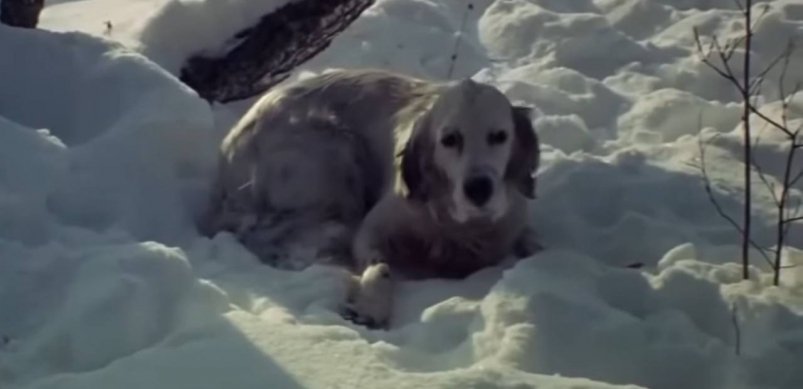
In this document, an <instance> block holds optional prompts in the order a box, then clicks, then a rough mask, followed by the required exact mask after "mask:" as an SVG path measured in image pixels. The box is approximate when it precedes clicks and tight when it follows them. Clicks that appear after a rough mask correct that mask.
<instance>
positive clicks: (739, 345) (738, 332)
mask: <svg viewBox="0 0 803 389" xmlns="http://www.w3.org/2000/svg"><path fill="white" fill-rule="evenodd" d="M731 322H732V323H733V333H734V336H735V337H736V344H735V345H734V348H735V349H734V351H735V352H736V355H739V354H741V353H742V331H741V329H740V328H739V311H738V310H737V306H736V302H734V303H733V306H732V308H731Z"/></svg>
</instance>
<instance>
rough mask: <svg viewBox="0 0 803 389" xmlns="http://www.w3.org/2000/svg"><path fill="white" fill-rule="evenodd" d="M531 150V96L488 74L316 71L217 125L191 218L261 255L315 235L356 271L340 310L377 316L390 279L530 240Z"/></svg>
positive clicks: (385, 309)
mask: <svg viewBox="0 0 803 389" xmlns="http://www.w3.org/2000/svg"><path fill="white" fill-rule="evenodd" d="M539 159H540V153H539V142H538V137H537V135H536V132H535V131H534V129H533V127H532V124H531V118H530V109H529V108H525V107H519V106H514V105H513V104H512V103H511V102H510V101H509V100H508V99H507V97H506V96H505V95H504V94H503V93H502V92H500V91H499V90H498V89H496V88H494V87H492V86H490V85H487V84H482V83H478V82H475V81H473V80H471V79H463V80H459V81H452V82H436V81H429V80H424V79H419V78H414V77H410V76H407V75H402V74H398V73H393V72H389V71H382V70H373V69H362V70H344V69H340V70H334V71H329V72H325V73H323V74H319V75H316V76H313V77H310V78H306V79H303V80H301V81H297V82H294V83H290V84H287V85H284V86H281V87H279V88H277V89H274V90H272V91H269V92H268V93H266V94H265V95H263V96H262V97H261V98H260V99H259V100H258V101H257V102H256V103H255V104H254V105H253V106H252V107H251V108H250V110H249V111H248V112H247V113H246V114H245V115H244V116H243V117H242V118H241V120H240V121H239V122H238V123H237V124H236V125H235V126H234V127H233V128H232V129H231V131H230V132H229V133H228V134H227V135H226V137H225V138H224V140H223V142H222V145H221V149H220V159H219V165H218V172H217V177H216V179H215V182H214V183H213V186H212V190H211V198H210V203H209V208H208V210H207V213H206V215H205V217H204V218H203V220H202V222H201V230H202V231H203V232H204V233H205V234H207V235H211V234H214V233H215V232H217V231H221V230H226V231H230V232H232V233H234V234H235V235H236V236H237V237H238V239H239V240H240V241H241V242H243V244H244V245H245V246H246V247H247V248H249V249H250V250H251V251H253V252H254V253H255V254H256V255H257V256H258V257H259V258H260V259H261V260H262V261H264V262H267V263H273V264H277V263H281V262H282V261H281V260H280V258H281V256H282V254H281V253H282V252H286V251H287V250H290V246H293V245H295V246H293V247H315V248H316V249H317V253H316V255H315V257H316V258H318V259H316V260H322V258H326V260H327V261H329V262H331V263H336V264H337V265H339V266H345V267H347V268H348V269H349V270H350V271H352V272H353V274H355V276H354V278H353V280H354V288H353V290H354V291H353V293H352V294H351V297H350V299H349V301H350V302H351V304H352V305H351V307H350V309H349V316H350V318H352V319H353V320H355V321H358V322H362V323H366V324H369V325H373V326H386V325H387V323H388V320H389V315H390V307H391V306H392V294H393V292H392V284H393V279H395V278H397V277H401V278H404V279H423V278H452V279H459V278H464V277H466V276H468V275H470V274H472V273H473V272H475V271H477V270H479V269H482V268H485V267H488V266H493V265H497V264H499V263H501V262H502V261H503V260H504V259H506V258H507V257H510V255H511V254H514V255H515V257H518V258H521V257H526V256H529V255H530V254H532V253H533V252H534V251H535V250H537V249H538V244H537V242H536V239H535V238H534V234H533V231H532V228H531V227H530V226H529V224H528V223H527V215H528V212H527V209H528V206H529V204H530V200H531V199H534V198H535V186H536V178H535V173H536V171H537V169H538V166H539ZM307 265H309V264H305V263H302V264H300V265H299V264H297V266H298V267H303V266H307ZM285 266H286V265H285ZM391 274H392V277H391Z"/></svg>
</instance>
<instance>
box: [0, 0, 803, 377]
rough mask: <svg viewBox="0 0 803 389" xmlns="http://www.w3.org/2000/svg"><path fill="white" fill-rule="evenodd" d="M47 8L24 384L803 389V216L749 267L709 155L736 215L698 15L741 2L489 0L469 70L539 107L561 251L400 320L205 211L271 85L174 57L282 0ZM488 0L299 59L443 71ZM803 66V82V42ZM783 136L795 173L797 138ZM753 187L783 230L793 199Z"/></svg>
mask: <svg viewBox="0 0 803 389" xmlns="http://www.w3.org/2000/svg"><path fill="white" fill-rule="evenodd" d="M47 3H48V6H47V8H46V9H45V10H44V12H43V14H42V19H41V25H40V27H41V29H42V30H40V31H22V30H18V29H11V28H8V27H5V26H0V53H2V54H1V55H0V336H1V340H2V341H0V387H2V388H9V387H29V388H221V387H231V388H424V387H425V388H517V389H519V388H613V387H632V388H635V387H645V388H656V389H674V388H700V389H720V388H721V389H740V388H762V389H763V388H767V389H769V388H785V389H786V388H788V389H793V388H801V387H803V369H801V366H803V226H801V224H800V223H798V224H797V225H796V226H794V227H793V229H792V231H791V233H790V236H789V244H790V247H788V248H787V249H786V251H785V264H786V265H789V266H791V267H790V268H787V269H784V270H783V276H782V286H781V287H772V286H771V282H770V280H771V273H770V272H769V270H768V267H767V266H766V264H765V263H764V261H763V259H761V257H760V256H758V255H754V256H753V265H754V266H753V267H752V269H751V272H752V273H751V274H752V278H751V280H749V281H743V280H741V276H740V267H739V265H738V260H739V250H738V240H737V235H736V234H735V232H734V231H733V229H732V228H731V227H730V226H729V225H728V224H727V222H725V221H724V220H722V219H721V218H720V217H719V216H718V215H717V214H716V212H715V211H714V209H713V207H712V206H711V204H710V202H709V200H708V198H707V196H706V194H705V192H704V190H703V186H702V181H701V177H700V173H699V170H698V169H697V168H696V167H695V165H696V164H698V163H699V152H698V139H699V137H700V136H702V137H703V138H704V139H706V141H707V142H708V144H709V146H708V153H707V159H708V161H707V163H708V168H709V169H710V172H709V173H710V175H711V178H712V180H713V182H714V189H715V193H716V195H717V197H718V198H719V199H720V202H722V204H723V206H724V208H725V210H726V211H727V212H729V213H730V214H732V215H734V217H738V215H739V209H740V206H741V205H740V204H741V202H740V201H741V195H740V193H741V192H740V188H741V184H740V180H741V177H740V174H741V167H742V160H741V157H740V147H741V144H740V132H739V127H738V122H739V114H740V111H739V106H738V100H737V96H736V93H735V91H734V90H733V89H732V88H731V87H730V85H728V84H727V83H726V82H724V81H722V80H720V79H719V78H717V77H716V76H715V75H714V74H713V73H712V72H711V71H710V70H708V69H707V68H706V67H705V66H704V65H702V64H701V63H700V62H699V60H698V58H697V56H696V55H695V51H694V43H693V39H692V33H691V31H692V28H693V27H694V26H699V27H700V29H701V32H702V33H703V34H704V35H710V34H718V35H720V36H723V37H727V36H731V37H732V36H736V35H737V34H739V32H740V31H741V28H742V25H741V22H740V20H739V14H738V10H737V9H736V6H735V4H734V2H733V1H731V0H572V1H568V0H496V1H491V0H477V1H473V2H472V3H473V5H474V9H473V10H471V11H469V13H468V22H467V24H466V26H467V27H466V31H465V32H464V34H463V38H462V43H461V46H460V49H459V60H458V63H457V66H456V68H455V71H454V74H453V78H461V77H469V76H473V77H475V78H476V79H478V80H482V81H485V82H489V83H492V84H494V85H496V86H498V87H499V88H501V89H502V90H503V91H504V92H505V93H506V94H507V95H508V96H509V97H510V98H511V99H514V100H516V101H518V102H521V103H525V104H528V105H532V106H534V107H535V108H536V112H537V117H536V118H535V119H534V124H535V126H536V128H537V131H538V132H539V135H540V137H541V140H542V143H543V148H544V149H543V156H542V157H543V163H542V168H541V170H540V172H539V177H538V183H539V187H538V199H537V201H536V202H535V207H534V211H533V215H532V218H533V222H534V224H535V226H536V227H537V229H538V232H539V234H540V236H541V241H542V244H543V245H544V246H545V250H544V251H543V252H541V253H539V254H538V255H536V256H534V257H532V258H529V259H526V260H523V261H521V262H519V263H518V264H516V265H515V266H513V267H512V268H507V269H502V268H493V269H487V270H485V271H481V272H479V273H477V274H475V275H474V276H472V277H470V278H468V279H467V280H464V281H443V280H430V281H422V282H408V283H405V284H403V285H402V287H401V291H400V292H399V294H400V296H399V297H398V298H397V301H398V303H399V305H398V306H397V307H396V310H395V320H394V322H393V328H392V329H391V330H390V331H387V332H385V331H371V330H367V329H365V328H362V327H359V326H355V325H352V324H351V323H349V322H346V321H344V320H343V319H341V318H340V317H339V316H338V315H337V313H336V312H335V311H334V307H335V306H336V304H337V303H338V301H340V299H342V298H343V295H344V293H345V289H344V284H343V280H344V275H343V273H342V272H339V271H337V270H334V269H330V268H324V267H312V268H309V269H307V270H305V271H301V272H287V271H280V270H276V269H272V268H269V267H267V266H264V265H260V264H258V263H257V261H256V259H255V258H254V257H253V256H252V255H251V254H249V253H248V252H247V251H246V250H245V249H243V248H242V247H241V246H240V245H239V244H237V243H236V241H235V240H234V239H233V238H232V237H231V236H228V235H226V234H220V235H218V236H217V237H215V238H214V239H211V240H210V239H207V238H203V237H200V236H199V235H198V234H197V232H196V231H195V229H194V227H193V217H194V216H195V215H197V213H198V210H199V209H200V207H201V206H202V205H203V201H204V199H205V197H204V196H205V188H206V185H207V184H208V181H209V178H210V174H211V172H212V171H213V168H214V162H215V155H214V152H215V148H216V147H217V143H218V142H219V140H220V138H221V137H222V136H223V134H224V133H225V131H226V130H227V129H228V126H229V125H231V123H232V122H233V121H234V120H236V119H237V117H238V115H240V114H242V113H243V110H244V109H245V108H247V107H248V104H249V103H250V101H245V102H238V103H233V104H230V105H226V106H214V107H213V108H210V107H209V106H208V105H207V104H206V103H205V102H204V101H202V100H200V99H199V98H198V97H197V96H196V95H195V94H194V92H193V91H191V90H190V89H189V88H187V87H185V86H183V85H182V84H181V83H180V82H179V81H178V80H177V79H176V78H175V77H174V75H175V74H177V72H178V69H179V67H180V65H181V61H182V60H183V59H184V58H185V57H186V56H187V55H189V54H190V53H193V52H195V51H198V50H216V49H219V48H220V47H222V46H223V45H225V43H226V39H227V38H228V37H229V36H230V35H231V34H233V33H234V32H236V31H237V30H238V29H239V28H241V27H244V26H247V25H249V24H251V23H253V22H254V21H256V20H257V19H258V17H259V15H261V14H263V13H264V12H267V11H269V10H272V9H275V8H276V7H277V6H279V5H281V3H283V1H278V0H274V1H259V0H193V1H190V0H183V1H178V0H170V1H168V0H75V1H69V0H48V1H47ZM769 4H771V9H770V10H769V12H768V13H767V15H766V16H765V17H764V18H763V19H761V21H760V22H759V23H758V24H757V26H756V38H755V39H756V41H755V47H756V51H755V53H754V57H753V58H754V62H755V63H756V67H757V68H760V67H761V64H765V63H767V62H768V61H769V60H771V59H772V58H773V56H774V55H776V54H777V53H778V52H779V51H780V50H782V49H783V47H784V44H785V41H786V40H787V39H789V38H794V39H800V38H801V37H803V4H801V3H800V2H799V1H795V0H776V1H771V2H769ZM466 6H467V2H466V1H465V0H438V1H436V0H377V2H376V5H374V6H373V7H372V8H370V9H368V10H367V11H366V12H365V13H364V14H363V16H362V17H361V18H360V19H359V20H357V21H356V22H355V23H354V24H353V25H352V26H351V27H350V28H349V29H348V30H346V31H345V32H344V33H343V34H342V35H340V36H339V37H338V38H337V39H335V41H334V43H333V44H332V45H331V47H329V48H328V49H327V50H326V51H325V52H323V53H322V54H321V55H319V56H317V57H316V58H314V59H313V60H312V61H310V62H309V63H307V64H305V65H304V66H302V67H301V68H300V69H299V70H298V71H297V72H296V74H295V76H303V75H304V74H310V73H315V72H320V71H323V70H325V69H327V68H331V67H381V68H387V69H393V70H397V71H402V72H405V73H408V74H412V75H416V76H421V77H427V78H432V79H445V78H446V76H447V72H448V68H449V57H450V55H451V50H452V47H453V46H454V40H455V36H456V34H457V32H456V31H457V29H458V28H459V26H460V24H461V21H462V18H463V15H464V13H465V12H466ZM762 6H763V3H762V4H758V5H756V7H762ZM106 21H110V22H111V24H112V28H111V30H109V31H107V27H106V25H105V22H106ZM74 31H79V32H74ZM793 61H796V62H793V63H796V64H797V65H796V66H793V67H791V68H790V74H789V77H790V79H791V80H803V50H800V51H798V52H797V54H796V56H795V58H793ZM776 92H777V91H776V90H775V86H774V83H768V84H767V85H766V95H765V102H766V105H764V108H763V109H766V110H767V112H770V113H771V114H773V115H777V114H778V106H779V104H778V103H777V102H774V100H776V97H775V96H776ZM792 118H793V119H794V120H796V121H797V122H798V123H799V122H800V121H803V99H798V100H796V101H795V102H794V104H793V105H792ZM756 123H758V124H756V126H757V127H758V128H760V127H761V124H760V122H758V121H757V122H756ZM762 133H763V134H764V135H762V138H761V146H760V147H759V148H758V151H757V154H758V157H759V162H760V163H761V164H762V166H764V169H765V170H766V171H768V172H770V173H772V174H774V175H775V176H776V177H777V175H778V174H780V169H781V167H782V165H781V161H782V158H783V156H784V154H783V150H782V149H781V147H780V145H781V144H782V143H781V140H780V139H779V138H777V137H776V138H773V136H772V134H771V133H772V131H771V130H766V131H763V132H762ZM712 134H720V135H719V136H718V137H716V138H714V139H712ZM801 158H803V157H801ZM801 158H798V160H797V161H795V163H796V164H797V165H798V166H801V165H803V159H801ZM756 188H758V189H757V190H758V191H759V192H758V193H757V200H756V214H755V217H756V221H755V223H756V239H757V240H759V241H761V242H762V243H767V242H768V241H769V239H770V238H771V237H772V236H773V235H772V232H773V231H772V229H771V228H772V220H773V219H772V218H773V217H774V214H773V209H772V203H771V200H770V196H769V194H768V193H766V192H764V191H762V190H763V186H761V184H759V183H757V184H756ZM792 195H793V196H794V198H795V199H800V198H801V197H803V186H801V185H798V187H797V188H795V190H794V191H793V194H792ZM636 262H640V263H643V264H644V267H643V268H642V269H630V268H627V265H629V264H633V263H636ZM734 321H735V322H736V323H738V327H739V328H740V332H741V336H740V342H741V344H740V347H741V354H740V355H738V356H737V355H735V352H734V350H735V346H736V342H737V337H736V335H735V327H734Z"/></svg>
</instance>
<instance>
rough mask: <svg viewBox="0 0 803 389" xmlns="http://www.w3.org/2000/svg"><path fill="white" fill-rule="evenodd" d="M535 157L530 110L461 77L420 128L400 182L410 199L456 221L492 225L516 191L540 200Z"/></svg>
mask: <svg viewBox="0 0 803 389" xmlns="http://www.w3.org/2000/svg"><path fill="white" fill-rule="evenodd" d="M538 160H539V150H538V139H537V137H536V135H535V131H534V130H533V127H532V124H531V122H530V111H529V109H528V108H523V107H514V106H512V104H511V103H510V101H509V100H508V99H507V98H506V97H505V95H504V94H502V93H501V92H500V91H499V90H497V89H496V88H494V87H491V86H489V85H484V84H479V83H476V82H474V81H472V80H464V81H461V82H457V83H454V84H450V85H448V86H446V87H444V89H443V90H442V91H441V92H440V95H439V96H438V98H437V99H436V100H435V102H434V104H433V105H432V107H431V108H430V109H429V110H428V111H427V112H426V113H424V114H423V115H422V116H421V118H420V119H419V120H418V121H417V123H416V124H415V127H414V129H413V131H412V134H411V136H410V139H409V141H408V143H407V145H406V147H405V149H404V152H403V154H402V161H401V169H402V179H403V180H404V183H405V185H406V186H407V188H408V192H409V193H408V196H409V197H410V198H411V199H413V200H416V201H421V202H424V203H426V204H427V206H428V207H430V208H431V209H433V210H435V211H436V212H439V213H440V214H442V215H446V216H448V217H450V218H451V219H453V220H454V221H456V222H458V223H463V222H466V221H469V220H474V219H487V218H490V219H492V220H495V219H498V218H499V217H501V216H503V215H505V214H506V213H507V211H508V207H509V206H510V200H511V199H510V196H511V195H515V192H514V191H517V192H519V193H521V194H522V195H524V196H526V197H527V198H534V197H535V193H534V192H535V179H534V177H533V175H534V173H535V171H536V169H537V168H538ZM444 211H445V212H444Z"/></svg>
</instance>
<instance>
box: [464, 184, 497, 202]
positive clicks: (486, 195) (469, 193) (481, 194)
mask: <svg viewBox="0 0 803 389" xmlns="http://www.w3.org/2000/svg"><path fill="white" fill-rule="evenodd" d="M493 190H494V184H493V182H491V179H490V178H488V177H485V176H479V177H472V178H469V179H468V180H467V181H466V182H465V183H464V184H463V193H465V194H466V197H468V199H469V200H471V202H472V203H474V205H476V206H478V207H481V206H483V205H485V203H487V202H488V200H490V198H491V194H493Z"/></svg>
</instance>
